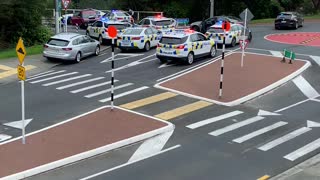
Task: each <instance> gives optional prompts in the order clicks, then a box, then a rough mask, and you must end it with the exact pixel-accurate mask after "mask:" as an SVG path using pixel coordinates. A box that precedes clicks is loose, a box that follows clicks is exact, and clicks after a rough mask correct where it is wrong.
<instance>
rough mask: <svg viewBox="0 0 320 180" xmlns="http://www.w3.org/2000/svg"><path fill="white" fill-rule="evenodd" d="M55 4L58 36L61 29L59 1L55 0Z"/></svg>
mask: <svg viewBox="0 0 320 180" xmlns="http://www.w3.org/2000/svg"><path fill="white" fill-rule="evenodd" d="M54 4H55V22H56V23H55V24H56V28H55V30H56V31H55V32H56V34H58V33H59V32H60V27H59V0H54Z"/></svg>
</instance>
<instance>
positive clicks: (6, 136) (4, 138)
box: [0, 134, 12, 142]
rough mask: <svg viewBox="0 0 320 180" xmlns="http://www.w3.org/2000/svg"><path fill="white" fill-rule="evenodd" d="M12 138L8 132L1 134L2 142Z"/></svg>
mask: <svg viewBox="0 0 320 180" xmlns="http://www.w3.org/2000/svg"><path fill="white" fill-rule="evenodd" d="M10 138H12V136H9V135H6V134H0V142H2V141H6V140H8V139H10Z"/></svg>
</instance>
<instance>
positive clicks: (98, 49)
mask: <svg viewBox="0 0 320 180" xmlns="http://www.w3.org/2000/svg"><path fill="white" fill-rule="evenodd" d="M99 54H100V46H97V47H96V50H95V51H94V55H96V56H98V55H99Z"/></svg>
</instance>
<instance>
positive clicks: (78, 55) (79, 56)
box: [75, 52, 81, 63]
mask: <svg viewBox="0 0 320 180" xmlns="http://www.w3.org/2000/svg"><path fill="white" fill-rule="evenodd" d="M80 61H81V53H80V52H78V53H77V55H76V59H75V62H76V63H79V62H80Z"/></svg>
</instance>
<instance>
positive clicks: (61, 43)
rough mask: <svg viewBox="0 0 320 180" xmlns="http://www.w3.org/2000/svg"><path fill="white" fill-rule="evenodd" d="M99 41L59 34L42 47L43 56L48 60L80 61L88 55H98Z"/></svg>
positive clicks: (69, 34)
mask: <svg viewBox="0 0 320 180" xmlns="http://www.w3.org/2000/svg"><path fill="white" fill-rule="evenodd" d="M99 53H100V44H99V41H97V40H94V39H92V38H90V37H89V36H86V35H80V34H76V33H60V34H57V35H55V36H53V37H51V38H50V39H49V41H48V42H47V43H46V44H45V45H44V50H43V56H44V57H46V58H48V59H50V58H55V59H63V60H73V61H75V62H80V60H81V59H82V58H84V57H86V56H89V55H92V54H94V55H99Z"/></svg>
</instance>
